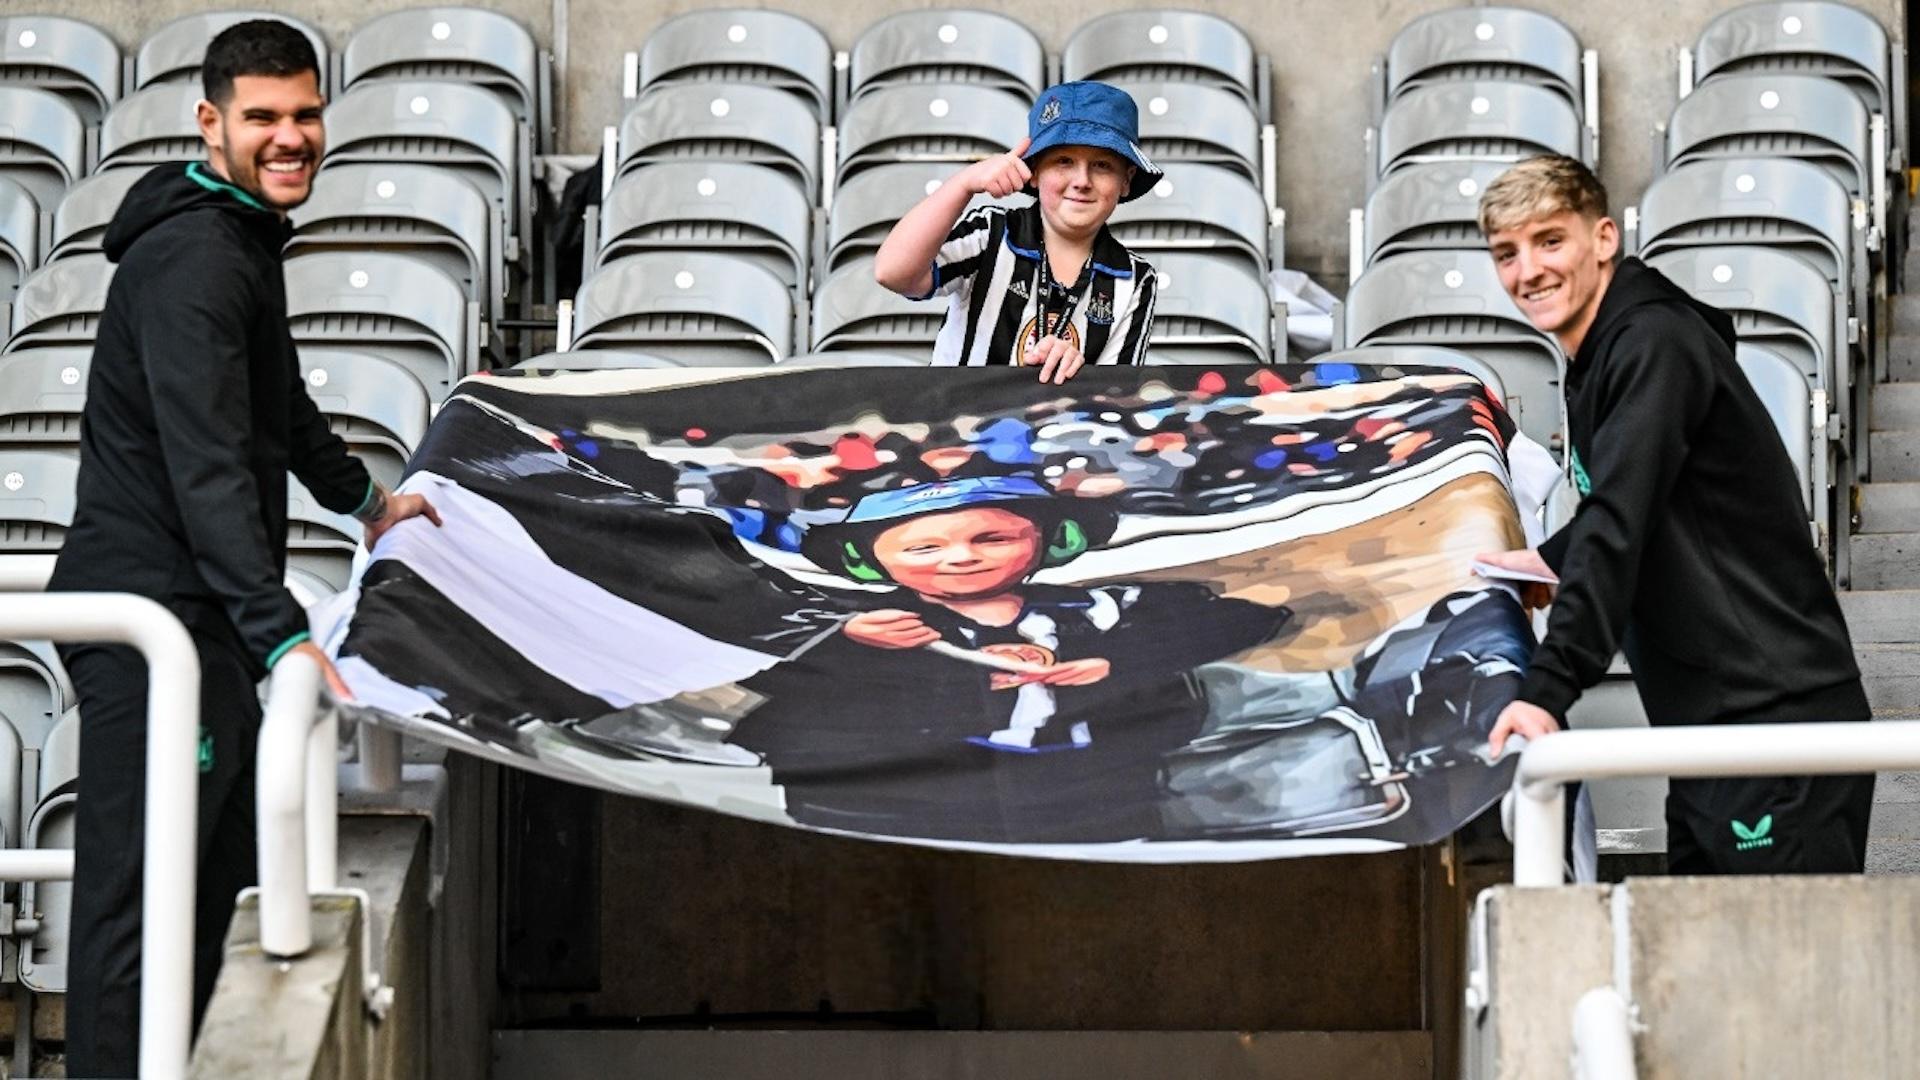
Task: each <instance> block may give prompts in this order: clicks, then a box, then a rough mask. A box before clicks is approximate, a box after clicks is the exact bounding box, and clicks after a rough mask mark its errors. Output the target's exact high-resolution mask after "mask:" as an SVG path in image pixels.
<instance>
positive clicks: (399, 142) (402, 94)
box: [320, 80, 533, 256]
mask: <svg viewBox="0 0 1920 1080" xmlns="http://www.w3.org/2000/svg"><path fill="white" fill-rule="evenodd" d="M326 124H327V156H326V159H325V160H324V161H322V162H321V165H320V167H321V170H322V171H323V172H324V171H325V170H327V169H332V168H338V167H340V166H343V165H353V164H361V163H367V162H384V163H388V164H396V165H397V164H414V165H431V166H434V167H435V168H440V169H445V170H449V171H451V172H454V173H456V174H458V175H459V176H461V177H462V178H464V179H466V180H467V181H468V182H470V183H471V184H473V185H474V186H475V187H476V188H479V189H480V191H481V192H482V193H483V194H485V195H486V196H487V198H488V199H489V200H490V201H491V202H492V203H493V204H494V205H495V206H496V207H498V208H499V209H500V211H501V213H502V214H503V215H504V217H505V219H506V222H507V227H508V230H509V235H511V236H513V237H515V238H519V237H521V236H524V235H526V233H527V230H528V229H529V228H530V215H531V214H532V212H533V211H532V207H531V206H530V205H529V204H530V203H531V201H532V197H533V196H532V190H531V187H530V184H531V181H530V179H529V176H530V173H529V172H528V170H529V169H530V168H531V162H529V161H528V160H527V158H528V152H529V151H530V147H529V146H528V145H527V144H526V139H527V133H526V132H525V131H524V130H523V129H522V128H521V126H520V123H519V121H518V120H516V119H515V118H514V115H513V110H512V109H509V108H507V106H505V105H503V104H501V102H500V99H499V98H497V97H495V96H493V94H491V93H489V92H488V91H486V90H484V89H481V88H479V87H476V86H464V85H462V84H459V83H450V82H417V81H404V82H399V81H396V82H386V81H384V80H382V81H374V82H366V83H362V84H360V85H359V86H356V87H354V88H353V89H352V90H349V91H347V92H346V93H344V94H342V95H340V97H339V98H337V99H335V100H334V102H333V104H331V105H329V106H328V107H327V114H326ZM507 247H508V249H509V250H508V254H509V256H511V255H512V254H513V251H512V250H511V248H512V245H507Z"/></svg>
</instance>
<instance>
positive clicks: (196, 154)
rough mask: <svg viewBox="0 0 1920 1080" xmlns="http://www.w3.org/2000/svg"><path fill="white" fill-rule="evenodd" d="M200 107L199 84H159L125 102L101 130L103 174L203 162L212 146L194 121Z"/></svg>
mask: <svg viewBox="0 0 1920 1080" xmlns="http://www.w3.org/2000/svg"><path fill="white" fill-rule="evenodd" d="M199 102H200V84H199V83H197V82H170V83H159V84H156V85H154V86H149V87H147V88H146V89H144V90H136V91H134V92H133V93H131V94H128V95H127V96H126V97H124V98H121V99H120V103H119V104H117V105H115V106H114V107H113V111H112V112H110V113H108V114H107V119H106V121H105V122H104V123H102V124H101V125H100V165H99V168H100V169H102V170H106V169H117V168H125V167H127V166H142V167H145V166H151V165H162V164H165V163H167V162H173V161H200V160H203V159H204V158H205V157H206V156H207V144H206V142H205V141H204V140H202V139H201V138H200V122H199V120H198V119H197V118H196V116H195V115H194V107H195V106H196V105H198V104H199Z"/></svg>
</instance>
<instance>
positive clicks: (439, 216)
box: [286, 162, 506, 323]
mask: <svg viewBox="0 0 1920 1080" xmlns="http://www.w3.org/2000/svg"><path fill="white" fill-rule="evenodd" d="M289 218H290V220H291V221H292V222H293V227H294V234H293V237H292V239H290V240H288V241H287V248H286V251H287V255H288V256H289V257H291V256H294V255H301V254H306V253H308V252H315V251H328V250H352V251H384V252H391V253H394V254H398V255H405V256H407V257H409V258H414V259H420V260H422V261H424V262H427V263H430V264H432V265H433V266H434V267H435V268H437V269H439V270H440V271H441V272H443V273H445V274H446V275H447V276H448V277H451V278H453V279H454V280H455V281H458V282H459V283H460V286H461V289H462V291H463V292H464V293H465V294H466V297H467V299H469V300H472V301H474V302H476V303H478V304H480V305H481V308H482V310H483V311H485V312H486V315H487V318H488V320H489V321H490V322H494V323H497V322H498V321H499V319H500V316H501V312H502V301H503V299H504V297H503V296H502V293H503V292H504V285H503V284H502V283H503V282H504V281H505V279H506V263H505V257H504V254H503V253H502V251H501V243H502V240H503V238H502V236H501V235H500V234H501V232H502V231H503V230H504V229H505V222H504V221H502V220H501V219H500V215H499V210H498V208H496V207H495V206H494V205H493V204H492V203H491V202H490V201H488V199H487V197H486V195H485V194H484V193H482V192H481V191H480V189H479V188H476V187H474V186H473V184H471V183H469V182H468V181H467V180H466V179H465V178H464V177H461V176H459V175H457V174H455V173H451V172H447V171H444V170H441V169H437V168H434V167H433V166H431V165H409V164H389V163H385V162H381V163H373V162H366V163H362V164H357V165H338V166H335V167H333V168H329V169H325V170H323V171H321V172H320V173H319V174H318V175H317V176H316V177H315V178H314V182H313V194H312V196H311V197H309V198H308V199H307V201H306V202H304V203H302V204H301V205H300V206H299V207H297V208H296V209H294V211H293V212H292V213H291V214H290V215H289Z"/></svg>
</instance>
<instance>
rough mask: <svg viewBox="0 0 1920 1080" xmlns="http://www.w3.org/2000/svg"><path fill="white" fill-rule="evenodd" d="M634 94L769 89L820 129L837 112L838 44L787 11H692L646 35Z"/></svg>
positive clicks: (631, 61)
mask: <svg viewBox="0 0 1920 1080" xmlns="http://www.w3.org/2000/svg"><path fill="white" fill-rule="evenodd" d="M631 55H632V54H629V57H630V58H629V60H628V64H629V66H630V68H632V69H634V72H633V82H634V87H633V91H632V93H630V94H629V95H628V96H629V97H636V96H640V95H644V94H646V93H647V92H649V91H651V90H653V89H655V88H656V87H662V86H670V85H674V84H677V83H722V84H726V85H741V84H752V85H758V86H770V87H773V88H775V89H777V90H781V91H784V92H785V93H787V94H789V95H791V96H793V97H796V98H798V99H800V100H801V101H802V102H803V103H805V105H806V106H807V109H808V110H809V111H810V112H811V113H812V114H813V119H814V123H815V125H816V126H818V125H824V124H825V123H826V122H827V121H828V120H829V119H830V118H831V117H832V115H833V46H832V45H831V44H829V43H828V41H827V36H826V35H825V34H823V33H821V32H820V30H819V29H818V28H817V27H815V26H814V25H813V24H812V23H810V22H808V21H806V20H805V19H802V18H800V17H798V16H796V15H789V14H787V13H785V12H782V11H757V10H751V9H746V8H722V9H717V10H706V11H690V12H688V13H687V14H685V15H679V16H676V17H674V18H671V19H668V20H667V21H666V22H664V23H661V24H660V26H659V27H658V28H657V29H655V30H654V32H653V33H652V34H650V35H648V37H647V42H646V44H645V45H644V46H642V47H641V50H640V55H639V57H638V59H637V60H635V59H632V58H631Z"/></svg>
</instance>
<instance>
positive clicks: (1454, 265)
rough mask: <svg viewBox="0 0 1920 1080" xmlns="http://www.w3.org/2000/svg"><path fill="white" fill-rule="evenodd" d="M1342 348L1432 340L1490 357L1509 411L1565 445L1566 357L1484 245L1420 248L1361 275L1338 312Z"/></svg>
mask: <svg viewBox="0 0 1920 1080" xmlns="http://www.w3.org/2000/svg"><path fill="white" fill-rule="evenodd" d="M1335 331H1336V337H1337V339H1338V340H1340V341H1341V342H1343V347H1354V346H1361V345H1432V346H1439V347H1442V348H1448V349H1458V350H1459V351H1461V352H1465V353H1471V354H1472V355H1474V356H1477V357H1479V358H1480V359H1481V360H1483V361H1485V362H1486V363H1487V365H1488V366H1490V367H1492V368H1493V370H1494V371H1495V372H1496V373H1498V374H1499V376H1500V381H1501V383H1502V384H1503V385H1504V386H1505V388H1506V400H1507V412H1508V414H1509V415H1511V416H1512V417H1513V421H1514V424H1515V425H1516V426H1518V427H1519V428H1520V430H1521V431H1524V432H1526V433H1527V436H1528V437H1529V438H1531V439H1533V440H1534V441H1535V442H1537V443H1539V444H1540V445H1542V446H1545V447H1547V448H1548V449H1549V450H1553V451H1555V452H1559V451H1561V450H1563V449H1564V442H1565V440H1564V438H1563V434H1562V433H1563V431H1564V430H1565V429H1564V411H1565V410H1564V407H1563V404H1562V401H1561V389H1560V388H1561V378H1562V374H1563V372H1564V369H1565V359H1564V358H1563V357H1562V355H1561V353H1560V347H1559V346H1558V345H1556V344H1555V343H1554V342H1553V340H1552V339H1551V338H1549V337H1547V336H1546V335H1545V334H1542V333H1541V332H1540V331H1538V330H1535V329H1534V328H1533V324H1532V323H1530V322H1528V321H1527V317H1526V315H1525V314H1523V313H1522V312H1521V311H1520V309H1519V308H1518V307H1517V306H1515V304H1514V302H1513V299H1512V298H1511V297H1509V296H1508V295H1507V293H1506V290H1505V289H1504V288H1502V287H1501V285H1500V276H1499V274H1498V273H1497V272H1496V271H1495V270H1494V265H1493V257H1492V256H1491V255H1489V254H1488V253H1487V252H1486V251H1485V250H1480V251H1444V250H1427V251H1414V252H1408V253H1406V254H1402V255H1395V256H1393V257H1392V258H1388V259H1381V260H1380V261H1378V262H1376V263H1374V264H1373V265H1372V266H1369V267H1367V271H1366V273H1364V274H1361V275H1360V277H1359V279H1358V280H1356V281H1355V282H1354V283H1353V287H1352V288H1351V289H1350V290H1349V291H1348V293H1347V299H1346V302H1345V303H1344V305H1343V311H1342V312H1341V313H1340V314H1339V315H1338V316H1336V318H1335Z"/></svg>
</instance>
